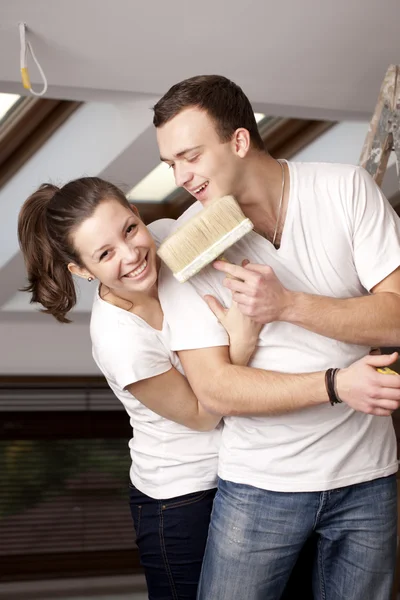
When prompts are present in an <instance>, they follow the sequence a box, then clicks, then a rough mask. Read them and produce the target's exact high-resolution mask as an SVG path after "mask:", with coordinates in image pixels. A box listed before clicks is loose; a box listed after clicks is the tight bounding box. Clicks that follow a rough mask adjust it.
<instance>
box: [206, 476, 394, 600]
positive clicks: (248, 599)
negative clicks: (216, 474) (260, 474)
mask: <svg viewBox="0 0 400 600" xmlns="http://www.w3.org/2000/svg"><path fill="white" fill-rule="evenodd" d="M396 530H397V493H396V477H395V475H391V476H389V477H382V478H380V479H376V480H374V481H370V482H367V483H361V484H357V485H352V486H348V487H343V488H337V489H333V490H330V491H328V492H304V493H303V492H301V493H297V492H296V493H288V492H270V491H266V490H261V489H259V488H255V487H252V486H249V485H243V484H237V483H232V482H229V481H224V480H222V479H220V480H219V486H218V492H217V495H216V497H215V500H214V507H213V512H212V517H211V524H210V530H209V535H208V541H207V546H206V553H205V557H204V562H203V569H202V574H201V577H200V584H199V591H198V596H197V598H198V600H279V599H280V598H281V595H282V593H283V590H284V587H285V584H286V583H287V581H288V578H289V575H290V572H291V570H292V569H293V566H294V564H295V562H296V559H297V557H298V555H299V552H300V549H301V548H302V546H303V545H304V543H305V541H306V540H307V538H308V537H309V536H310V535H311V534H312V533H313V532H314V533H315V534H316V535H317V536H318V550H317V557H316V562H315V565H314V572H313V590H314V596H315V598H316V599H317V600H320V599H321V600H389V599H390V595H391V588H392V582H393V575H394V568H395V561H396Z"/></svg>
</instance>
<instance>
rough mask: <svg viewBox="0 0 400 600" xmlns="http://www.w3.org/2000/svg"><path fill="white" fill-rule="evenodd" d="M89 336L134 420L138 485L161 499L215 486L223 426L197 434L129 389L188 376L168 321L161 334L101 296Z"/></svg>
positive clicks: (95, 304)
mask: <svg viewBox="0 0 400 600" xmlns="http://www.w3.org/2000/svg"><path fill="white" fill-rule="evenodd" d="M164 229H165V228H164ZM150 230H151V231H152V228H151V227H150ZM152 233H153V234H154V231H152ZM164 233H167V231H166V230H165V232H164ZM90 335H91V339H92V352H93V358H94V360H95V362H96V364H97V365H98V367H99V369H100V370H101V371H102V373H103V374H104V376H105V378H106V379H107V382H108V384H109V386H110V388H111V389H112V391H113V392H114V394H115V395H116V396H117V398H118V399H119V400H120V401H121V402H122V404H123V405H124V408H125V410H126V412H127V413H128V415H129V417H130V423H131V425H132V428H133V437H132V439H131V440H130V442H129V447H130V452H131V458H132V465H131V469H130V478H131V481H132V483H133V485H134V486H135V487H137V488H138V489H139V490H140V491H141V492H143V493H145V494H147V495H148V496H150V497H151V498H157V499H164V498H173V497H176V496H181V495H183V494H189V493H192V492H196V491H200V490H207V489H211V488H214V487H216V483H217V481H216V480H217V462H218V451H219V444H220V436H221V427H218V428H216V429H215V430H213V431H209V432H197V431H192V430H191V429H188V428H187V427H184V426H183V425H179V424H177V423H174V422H173V421H169V420H168V419H165V418H163V417H161V416H159V415H158V414H156V413H155V412H153V411H151V410H150V409H148V408H146V406H144V405H143V404H142V403H141V402H140V401H139V400H137V399H136V398H135V397H134V396H132V394H131V393H130V392H128V391H127V390H126V387H127V386H128V385H130V384H131V383H134V382H136V381H141V380H142V379H147V378H150V377H154V376H156V375H161V374H162V373H166V372H167V371H169V370H170V369H171V367H175V368H176V369H177V370H178V371H179V372H180V373H182V374H183V370H182V366H181V364H180V361H179V359H178V357H177V356H176V354H175V353H174V352H172V351H171V349H170V333H169V327H168V324H167V321H166V320H165V319H164V323H163V327H162V330H161V331H159V330H157V329H153V328H152V327H151V326H150V325H149V324H148V323H146V321H144V320H143V319H141V318H140V317H138V316H137V315H135V314H133V313H130V312H128V311H126V310H123V309H121V308H118V307H117V306H114V305H112V304H109V303H108V302H105V301H104V300H103V299H102V298H101V297H100V296H99V293H98V292H97V293H96V295H95V298H94V302H93V308H92V316H91V322H90Z"/></svg>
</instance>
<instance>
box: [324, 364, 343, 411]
mask: <svg viewBox="0 0 400 600" xmlns="http://www.w3.org/2000/svg"><path fill="white" fill-rule="evenodd" d="M338 371H340V369H327V371H326V372H325V387H326V391H327V393H328V398H329V402H330V403H331V406H334V405H335V404H341V403H342V400H341V399H340V398H339V396H338V395H337V392H336V374H337V373H338Z"/></svg>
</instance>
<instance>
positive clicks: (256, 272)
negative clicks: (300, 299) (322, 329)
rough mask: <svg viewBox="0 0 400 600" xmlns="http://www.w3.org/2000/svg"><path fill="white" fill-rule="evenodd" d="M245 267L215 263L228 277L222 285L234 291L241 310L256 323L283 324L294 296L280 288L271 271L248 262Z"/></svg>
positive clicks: (233, 296)
mask: <svg viewBox="0 0 400 600" xmlns="http://www.w3.org/2000/svg"><path fill="white" fill-rule="evenodd" d="M243 264H244V265H245V266H242V267H240V266H238V265H232V264H231V263H228V262H225V261H215V262H214V267H215V269H217V270H218V271H222V272H223V273H226V274H227V277H226V278H225V279H224V282H223V284H224V286H225V287H226V288H228V289H230V290H231V291H232V299H233V300H234V301H235V302H236V303H237V305H238V308H239V309H240V310H241V312H242V313H243V314H244V315H246V316H248V317H251V319H253V321H256V322H257V323H262V324H267V323H272V322H273V321H284V320H285V318H284V317H285V311H286V310H287V309H288V308H289V307H290V305H291V302H292V292H290V291H289V290H287V289H286V288H285V287H284V286H283V285H282V284H281V282H280V281H279V279H278V278H277V276H276V275H275V273H274V271H273V270H272V269H271V267H268V266H266V265H256V264H251V263H249V262H248V261H244V262H243Z"/></svg>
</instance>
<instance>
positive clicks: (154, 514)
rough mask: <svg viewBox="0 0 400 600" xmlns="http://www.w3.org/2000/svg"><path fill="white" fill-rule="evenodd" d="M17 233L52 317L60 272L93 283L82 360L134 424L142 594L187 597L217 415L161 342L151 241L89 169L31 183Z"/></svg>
mask: <svg viewBox="0 0 400 600" xmlns="http://www.w3.org/2000/svg"><path fill="white" fill-rule="evenodd" d="M18 235H19V240H20V245H21V249H22V252H23V255H24V259H25V264H26V268H27V273H28V279H29V285H28V286H27V288H26V291H29V292H30V293H31V294H32V301H33V302H39V303H40V304H42V305H43V307H44V310H45V312H47V313H49V314H51V315H53V316H54V317H55V318H56V319H57V320H58V321H60V322H64V323H65V322H69V320H68V318H67V314H68V312H69V311H70V310H71V309H72V308H73V307H74V305H75V303H76V293H75V286H74V282H73V278H72V274H74V275H77V276H79V277H83V278H85V279H87V280H88V281H92V280H93V279H97V280H98V281H99V287H98V290H97V292H96V295H95V299H94V303H93V309H92V317H91V326H90V333H91V338H92V344H93V356H94V359H95V361H96V363H97V365H98V366H99V368H100V369H101V371H102V372H103V374H104V376H105V377H106V379H107V381H108V383H109V385H110V387H111V389H112V390H113V392H114V393H115V395H116V396H117V397H118V398H119V399H120V400H121V402H122V403H123V405H124V407H125V409H126V411H127V413H128V414H129V416H130V419H131V424H132V427H133V429H134V437H133V438H132V439H131V441H130V443H129V445H130V449H131V457H132V466H131V470H130V479H131V484H130V506H131V512H132V517H133V521H134V525H135V529H136V534H137V545H138V548H139V554H140V559H141V563H142V565H143V567H144V570H145V575H146V580H147V585H148V590H149V598H150V599H157V600H169V599H171V600H180V599H194V598H195V597H196V589H197V582H198V579H199V575H200V569H201V563H202V558H203V553H204V548H205V543H206V539H207V530H208V523H209V519H210V512H211V508H212V503H213V498H214V495H215V491H216V490H215V487H216V473H217V456H218V446H219V436H220V426H219V421H220V417H219V416H216V415H211V414H209V413H207V412H206V411H205V410H204V409H203V408H202V406H201V405H200V404H199V403H198V401H197V398H196V397H195V396H194V394H193V392H192V390H191V388H190V386H189V384H188V382H187V380H186V379H185V377H184V374H183V371H182V367H181V365H180V362H179V359H178V357H177V356H176V355H175V354H174V353H173V352H171V351H170V349H169V330H168V325H167V324H166V323H165V322H164V321H163V313H162V310H161V307H160V304H159V301H158V294H157V278H158V272H159V268H160V264H159V259H158V257H157V254H156V245H155V241H154V239H153V238H152V236H151V234H150V232H149V230H148V229H147V228H146V227H145V225H144V224H143V222H142V221H141V220H140V218H139V215H138V213H137V212H136V209H134V208H133V207H132V206H131V205H130V204H129V203H128V201H127V200H126V198H125V196H124V194H123V193H122V192H121V191H120V190H119V189H118V188H117V187H115V186H114V185H112V184H111V183H108V182H106V181H104V180H102V179H99V178H93V177H85V178H82V179H77V180H75V181H71V182H70V183H67V184H66V185H65V186H63V187H62V188H58V187H56V186H54V185H50V184H44V185H42V186H41V187H40V188H39V189H38V190H37V191H36V192H35V193H34V194H32V195H31V196H30V197H29V198H28V200H27V201H26V202H25V204H24V205H23V207H22V209H21V212H20V215H19V223H18ZM237 324H238V329H237V331H238V333H237V335H236V330H232V331H228V333H229V335H230V339H231V359H233V358H234V361H235V362H236V363H240V364H247V362H248V360H249V358H250V356H251V354H252V352H253V350H254V348H255V344H256V341H257V337H258V332H259V329H260V326H259V325H256V324H254V323H252V322H251V321H250V320H246V319H243V317H241V316H240V313H239V312H238V320H237ZM244 327H245V329H243V328H244ZM243 331H244V332H245V337H246V339H247V341H246V343H245V344H244V345H243ZM235 337H236V338H237V344H236V341H235Z"/></svg>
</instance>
